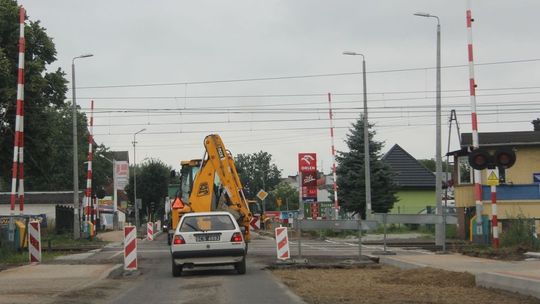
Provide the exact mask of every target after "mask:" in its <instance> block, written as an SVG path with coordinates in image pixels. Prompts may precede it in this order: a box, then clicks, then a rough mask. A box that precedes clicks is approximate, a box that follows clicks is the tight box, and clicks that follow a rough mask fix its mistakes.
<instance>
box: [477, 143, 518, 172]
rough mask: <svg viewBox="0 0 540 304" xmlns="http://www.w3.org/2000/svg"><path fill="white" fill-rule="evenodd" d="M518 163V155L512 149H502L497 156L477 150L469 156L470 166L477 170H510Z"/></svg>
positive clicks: (496, 152)
mask: <svg viewBox="0 0 540 304" xmlns="http://www.w3.org/2000/svg"><path fill="white" fill-rule="evenodd" d="M515 162H516V153H515V152H514V151H513V150H512V149H511V148H500V149H497V150H496V151H495V154H491V153H489V151H487V150H485V149H476V150H474V151H472V152H471V153H470V154H469V164H470V165H471V167H473V168H474V169H476V170H484V169H486V168H495V167H499V168H504V169H508V168H510V167H512V166H513V165H514V163H515Z"/></svg>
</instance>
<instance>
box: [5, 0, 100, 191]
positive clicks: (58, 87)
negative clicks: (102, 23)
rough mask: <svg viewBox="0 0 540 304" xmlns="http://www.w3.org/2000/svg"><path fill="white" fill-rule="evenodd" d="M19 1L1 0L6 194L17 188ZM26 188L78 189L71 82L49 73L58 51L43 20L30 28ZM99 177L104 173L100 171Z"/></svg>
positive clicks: (83, 139) (83, 150)
mask: <svg viewBox="0 0 540 304" xmlns="http://www.w3.org/2000/svg"><path fill="white" fill-rule="evenodd" d="M18 11H19V9H18V6H17V2H16V1H14V0H0V147H1V149H0V174H1V179H2V182H1V183H0V186H3V189H1V190H6V189H5V188H7V187H9V185H10V184H11V164H12V158H13V137H14V129H15V112H16V97H17V71H18V60H19V54H18V41H19V17H18ZM25 38H26V52H25V69H24V71H25V87H24V96H25V109H24V112H25V117H24V133H25V134H24V135H25V149H24V159H25V164H24V165H25V189H26V190H30V191H31V190H44V191H47V190H49V191H52V190H69V189H72V188H73V178H72V172H73V167H72V166H73V165H72V162H69V161H66V160H69V159H72V155H73V150H72V147H73V143H72V131H71V130H72V111H71V105H70V104H69V103H67V102H66V101H65V96H66V92H67V80H66V79H65V73H64V72H63V71H62V70H61V69H57V70H56V71H53V72H48V71H47V66H48V65H50V64H51V63H53V62H55V61H56V48H55V45H54V43H53V41H52V38H51V37H49V36H48V35H47V33H46V31H45V29H44V28H43V27H42V26H41V25H40V22H39V21H32V20H30V21H27V23H26V26H25ZM77 115H78V126H77V128H78V134H79V137H78V140H79V142H78V144H79V146H78V148H79V149H78V155H79V160H80V162H79V182H80V184H79V188H80V189H84V185H85V184H86V178H85V177H86V166H85V165H84V161H85V160H86V155H87V152H88V151H87V150H88V142H87V136H86V134H87V127H86V126H87V120H86V117H85V115H84V114H83V113H80V112H78V113H77ZM95 173H96V174H97V175H99V174H100V173H99V172H95Z"/></svg>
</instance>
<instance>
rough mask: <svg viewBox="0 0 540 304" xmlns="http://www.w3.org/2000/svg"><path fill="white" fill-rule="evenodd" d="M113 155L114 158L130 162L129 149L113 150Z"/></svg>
mask: <svg viewBox="0 0 540 304" xmlns="http://www.w3.org/2000/svg"><path fill="white" fill-rule="evenodd" d="M112 155H113V159H114V160H117V161H127V162H129V152H128V151H112Z"/></svg>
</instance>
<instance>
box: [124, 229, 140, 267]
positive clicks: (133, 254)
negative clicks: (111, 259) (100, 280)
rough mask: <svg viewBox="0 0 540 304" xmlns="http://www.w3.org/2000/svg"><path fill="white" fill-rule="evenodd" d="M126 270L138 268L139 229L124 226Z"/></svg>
mask: <svg viewBox="0 0 540 304" xmlns="http://www.w3.org/2000/svg"><path fill="white" fill-rule="evenodd" d="M124 270H137V229H135V226H125V227H124Z"/></svg>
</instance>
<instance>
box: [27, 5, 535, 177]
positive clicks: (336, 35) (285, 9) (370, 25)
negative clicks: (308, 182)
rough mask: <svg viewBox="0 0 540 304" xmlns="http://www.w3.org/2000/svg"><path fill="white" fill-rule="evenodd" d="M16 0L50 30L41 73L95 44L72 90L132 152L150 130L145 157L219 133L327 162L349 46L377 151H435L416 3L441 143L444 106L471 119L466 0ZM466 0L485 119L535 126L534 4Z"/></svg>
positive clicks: (105, 139) (276, 154)
mask: <svg viewBox="0 0 540 304" xmlns="http://www.w3.org/2000/svg"><path fill="white" fill-rule="evenodd" d="M19 3H20V4H22V5H24V6H25V7H26V9H27V14H28V15H29V17H30V19H32V20H41V25H42V26H43V27H45V28H46V29H47V33H48V35H49V36H51V37H53V38H54V42H55V44H56V49H57V52H58V61H57V62H56V63H55V64H54V65H53V66H51V67H50V70H53V69H56V68H57V67H60V68H62V69H63V70H64V71H65V72H66V73H67V75H66V77H67V78H68V79H71V59H72V58H73V57H75V56H78V55H80V54H84V53H92V54H94V57H92V58H85V59H78V60H77V61H76V77H77V83H76V84H77V88H78V89H77V101H78V103H79V104H80V105H81V107H82V108H83V110H84V111H88V108H89V105H90V100H91V99H94V100H95V119H94V122H95V126H94V133H95V140H96V141H97V142H98V143H104V144H105V145H107V146H109V147H111V149H112V150H116V151H122V150H129V152H130V158H131V160H132V159H133V158H132V157H133V146H132V144H131V142H132V141H133V133H135V132H137V131H139V130H141V129H143V128H146V131H145V132H143V133H141V134H139V135H137V142H138V144H137V161H138V162H141V161H143V160H144V159H145V158H158V159H161V160H163V161H164V162H165V163H167V164H170V165H171V166H173V167H175V168H179V167H180V165H179V164H180V161H181V160H185V159H192V158H200V157H202V156H203V152H204V148H203V145H202V142H203V139H204V137H205V136H206V135H208V134H210V133H219V134H220V135H221V137H222V138H223V140H224V142H225V144H226V146H227V148H228V149H229V150H231V152H232V153H233V154H235V155H236V154H238V153H253V152H257V151H261V150H262V151H267V152H269V153H271V154H272V155H273V158H274V161H275V163H276V165H277V166H278V167H279V168H280V169H282V170H283V171H282V172H283V174H284V175H288V174H295V173H296V170H297V164H296V162H297V153H299V152H316V153H317V154H318V159H319V164H318V165H319V167H320V166H321V165H322V167H323V168H324V171H325V172H326V173H329V172H330V167H331V152H330V151H331V150H330V136H329V133H330V132H329V126H330V122H329V120H328V100H327V96H326V94H327V93H332V94H334V95H333V97H332V103H333V108H334V114H335V115H334V118H335V120H334V125H335V127H336V130H335V136H336V138H335V141H336V147H337V149H338V150H340V151H346V149H347V147H346V145H345V143H344V140H345V139H346V134H347V133H348V128H349V127H350V125H351V123H352V122H354V121H355V120H356V119H357V118H358V117H359V115H360V113H361V112H362V100H363V99H362V74H361V71H362V61H361V60H362V59H361V57H360V56H344V55H342V52H343V51H356V52H361V53H364V54H365V56H366V61H367V72H368V74H367V88H368V107H369V109H370V110H369V111H370V114H369V118H370V122H371V123H374V124H375V130H376V132H377V135H376V140H378V141H384V142H385V143H386V145H385V148H384V150H383V152H386V151H387V150H388V149H390V147H391V146H392V145H394V144H399V145H400V146H402V147H403V148H404V149H405V150H407V151H408V152H409V153H410V154H411V155H413V156H414V157H416V158H417V159H421V158H433V157H434V154H435V97H434V96H435V92H434V91H435V70H434V69H433V68H434V67H435V64H436V61H435V59H436V20H435V19H432V18H422V17H417V16H413V13H414V12H417V11H422V12H428V13H431V14H433V15H437V16H439V17H440V20H441V27H442V65H443V70H442V96H443V99H442V117H443V118H442V119H443V136H442V138H443V140H442V142H443V147H442V150H443V152H446V150H447V149H448V147H447V139H448V123H447V120H448V117H449V114H450V110H451V109H456V111H457V117H458V122H459V124H460V127H461V131H462V132H470V131H471V126H470V98H469V96H468V69H467V67H466V65H467V48H466V45H467V35H466V33H467V32H466V23H465V11H466V1H465V0H439V1H433V0H407V1H403V0H379V1H360V0H356V1H352V0H349V1H345V0H334V1H329V0H327V1H322V0H304V1H295V0H280V1H278V0H264V1H263V0H242V1H223V0H222V1H217V0H216V1H204V0H198V1H177V0H175V1H142V0H129V1H128V0H122V1H78V0H77V1H76V0H70V1H67V0H64V1H60V0H47V1H43V0H27V1H19ZM472 5H473V6H472V13H473V17H474V19H475V22H474V23H473V37H474V38H473V39H474V52H475V61H476V63H477V64H479V65H478V66H477V67H476V80H477V84H478V91H477V92H478V97H477V102H478V114H479V130H480V132H494V131H513V130H532V125H531V123H530V121H531V120H533V119H535V118H537V117H538V116H540V114H539V112H540V111H539V110H540V98H539V97H540V60H539V59H538V58H540V55H539V54H540V52H539V51H540V42H539V39H538V29H540V18H538V12H540V1H537V0H520V1H507V0H505V1H503V0H482V1H473V3H472ZM449 66H452V67H449ZM397 70H401V71H397ZM403 70H406V71H403ZM351 73H352V74H351ZM324 74H343V75H332V76H328V75H327V76H322V75H324ZM289 76H317V77H300V78H290V77H289ZM264 78H266V79H265V80H261V79H264ZM268 78H271V79H268ZM280 78H281V79H280ZM225 80H235V81H225ZM239 80H242V81H239ZM163 84H166V85H163ZM138 85H145V86H138ZM68 97H69V98H71V92H70V93H69V94H68ZM28 102H31V101H28ZM452 137H453V139H456V131H455V129H454V131H453V133H452ZM457 147H458V144H457V141H455V140H453V141H452V145H451V149H457Z"/></svg>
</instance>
